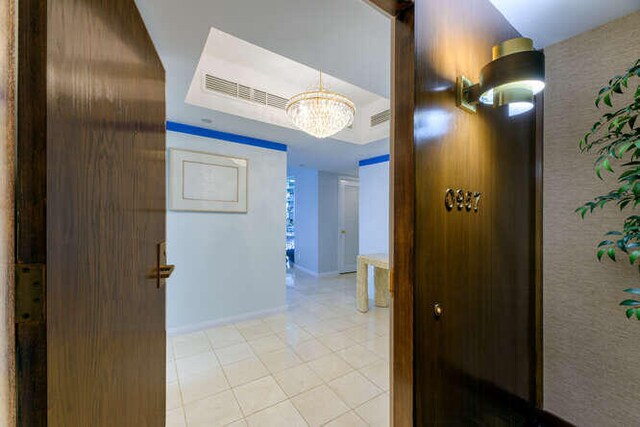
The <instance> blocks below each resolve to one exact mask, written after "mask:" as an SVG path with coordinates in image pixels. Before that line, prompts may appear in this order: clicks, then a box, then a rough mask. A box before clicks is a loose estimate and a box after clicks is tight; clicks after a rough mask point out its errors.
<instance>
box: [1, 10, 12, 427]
mask: <svg viewBox="0 0 640 427" xmlns="http://www.w3.org/2000/svg"><path fill="white" fill-rule="evenodd" d="M15 19H16V14H15V7H14V2H13V1H11V0H2V1H0V93H1V94H2V97H0V425H3V426H7V427H10V426H14V425H15V422H16V419H15V417H16V410H15V405H16V396H15V392H16V389H15V378H16V373H15V323H14V299H13V297H14V292H13V288H14V274H13V273H14V268H13V265H14V226H15V222H14V173H15V167H14V164H15V145H16V141H15V134H16V129H15V113H16V104H15V103H16V99H15V94H16V91H15V66H16V60H15V59H16V58H15V41H16V37H15V31H16V25H15Z"/></svg>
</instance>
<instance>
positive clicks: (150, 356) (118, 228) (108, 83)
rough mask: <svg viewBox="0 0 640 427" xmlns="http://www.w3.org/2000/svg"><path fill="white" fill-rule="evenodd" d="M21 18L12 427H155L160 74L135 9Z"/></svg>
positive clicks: (74, 9) (84, 8) (72, 5)
mask: <svg viewBox="0 0 640 427" xmlns="http://www.w3.org/2000/svg"><path fill="white" fill-rule="evenodd" d="M19 6H20V7H19V36H18V37H19V47H18V55H19V72H18V73H19V82H18V87H19V105H18V163H17V168H18V170H17V179H18V183H17V194H16V202H17V206H16V209H17V218H18V224H17V236H16V244H17V253H16V262H17V264H18V265H17V272H18V273H19V275H20V277H18V291H20V287H27V288H29V289H31V292H34V289H36V291H35V292H36V294H37V288H38V286H37V285H36V283H41V285H42V286H40V292H41V296H42V299H41V301H42V302H43V303H44V304H41V305H38V304H35V305H27V306H23V307H19V309H20V310H22V312H21V313H22V316H21V317H22V318H19V319H18V322H19V323H17V327H16V332H17V343H18V348H17V356H18V357H17V358H18V390H19V398H18V415H19V425H21V426H29V427H31V426H42V425H48V426H61V427H62V426H64V427H67V426H132V427H133V426H136V427H139V426H162V425H164V416H165V350H166V344H165V290H164V288H162V287H158V283H157V280H156V279H155V278H153V277H152V272H153V271H154V269H155V268H156V267H157V264H158V254H159V252H158V251H159V246H158V244H159V243H160V242H162V241H164V239H165V100H164V93H165V89H164V69H163V67H162V64H161V62H160V60H159V57H158V55H157V54H156V51H155V49H154V46H153V43H152V41H151V39H150V37H149V35H148V34H147V31H146V29H145V26H144V24H143V21H142V19H141V17H140V15H139V13H138V10H137V8H136V6H135V3H134V1H133V0H110V1H108V2H105V1H99V0H48V1H42V0H21V1H20V5H19ZM41 279H43V280H41ZM34 295H35V294H33V293H32V294H31V297H33V298H32V299H33V300H34V301H35V298H36V297H37V296H36V297H34Z"/></svg>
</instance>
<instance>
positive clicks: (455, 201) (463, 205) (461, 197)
mask: <svg viewBox="0 0 640 427" xmlns="http://www.w3.org/2000/svg"><path fill="white" fill-rule="evenodd" d="M481 196H482V193H480V192H479V191H465V190H462V189H457V190H454V189H452V188H448V189H447V191H446V192H445V193H444V206H445V207H446V208H447V210H448V211H450V210H453V208H457V209H458V210H459V211H461V210H463V209H466V210H467V212H469V211H471V210H472V209H473V211H474V212H478V207H479V206H480V197H481Z"/></svg>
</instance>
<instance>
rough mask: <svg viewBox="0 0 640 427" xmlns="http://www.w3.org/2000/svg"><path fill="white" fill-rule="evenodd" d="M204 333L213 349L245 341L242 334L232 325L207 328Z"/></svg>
mask: <svg viewBox="0 0 640 427" xmlns="http://www.w3.org/2000/svg"><path fill="white" fill-rule="evenodd" d="M205 334H206V335H207V337H208V338H209V341H210V342H211V347H213V349H214V350H215V349H219V348H223V347H229V346H230V345H234V344H242V343H243V342H244V341H245V339H244V337H243V336H242V334H241V333H240V332H239V331H238V330H237V329H236V328H235V326H233V325H227V326H221V327H217V328H212V329H208V330H206V331H205Z"/></svg>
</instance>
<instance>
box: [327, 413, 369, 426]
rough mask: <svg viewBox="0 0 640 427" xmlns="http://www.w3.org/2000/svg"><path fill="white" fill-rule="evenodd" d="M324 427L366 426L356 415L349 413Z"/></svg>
mask: <svg viewBox="0 0 640 427" xmlns="http://www.w3.org/2000/svg"><path fill="white" fill-rule="evenodd" d="M325 427H368V424H367V423H365V422H364V421H363V420H362V418H360V417H359V416H358V414H356V413H355V412H353V411H351V412H347V413H346V414H344V415H340V416H339V417H338V418H336V419H335V420H333V421H330V422H328V423H327V424H325Z"/></svg>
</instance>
